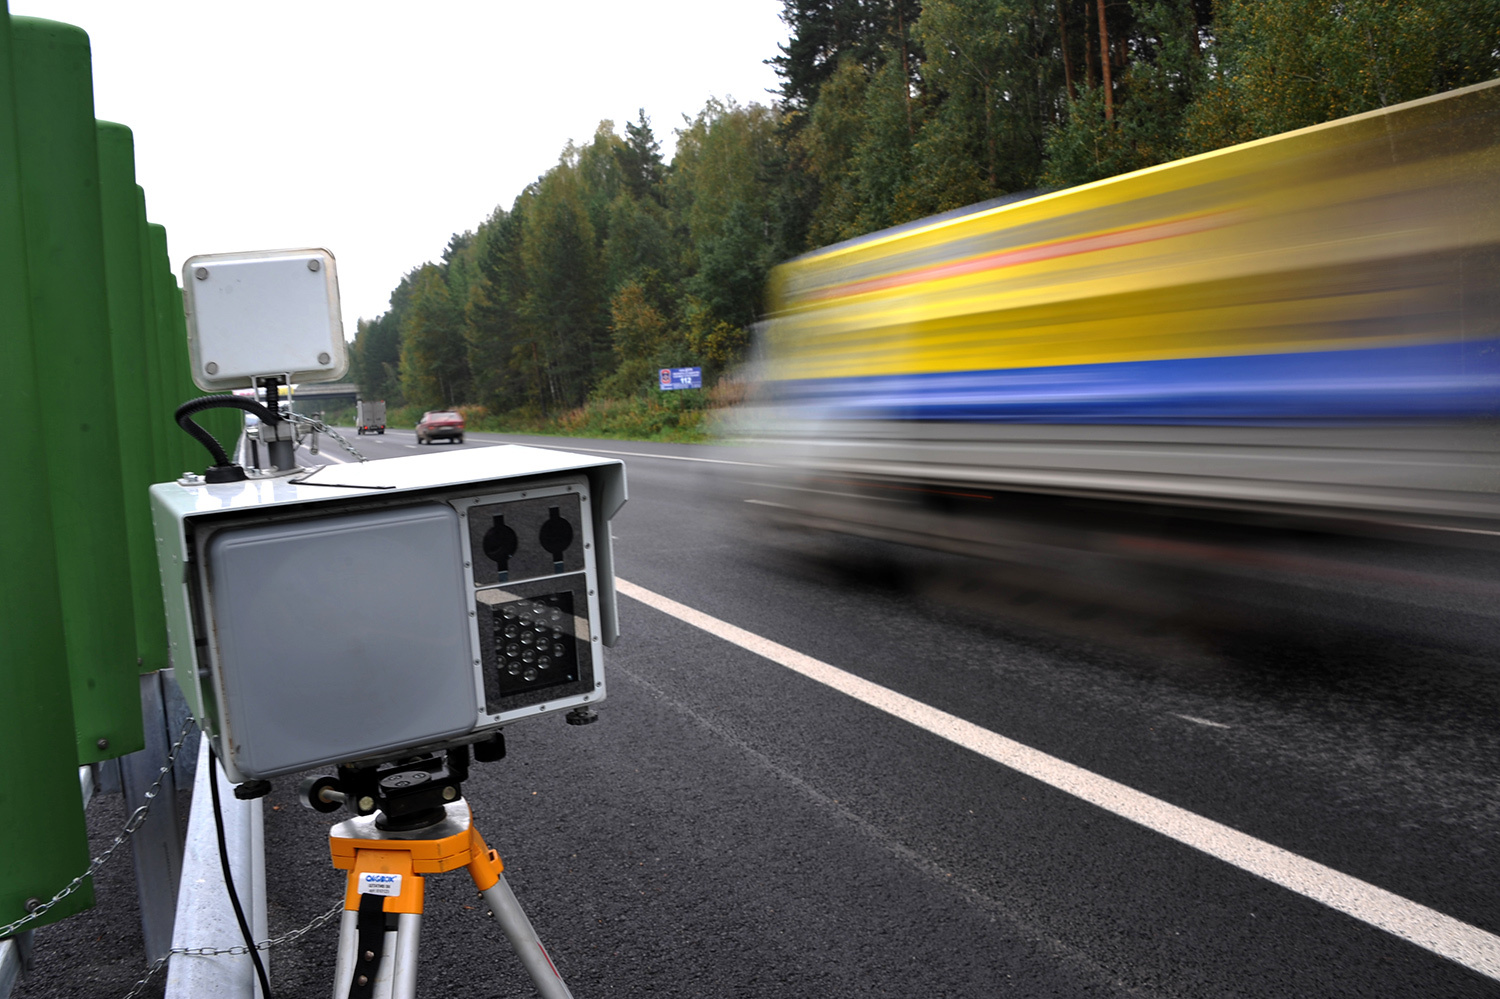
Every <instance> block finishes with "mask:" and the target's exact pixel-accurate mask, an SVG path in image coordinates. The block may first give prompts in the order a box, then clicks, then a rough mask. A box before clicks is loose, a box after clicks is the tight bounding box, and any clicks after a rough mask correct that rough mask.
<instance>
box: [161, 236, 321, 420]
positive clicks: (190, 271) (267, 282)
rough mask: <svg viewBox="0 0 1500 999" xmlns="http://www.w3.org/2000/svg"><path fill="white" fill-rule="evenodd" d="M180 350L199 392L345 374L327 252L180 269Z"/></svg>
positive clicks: (219, 258)
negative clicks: (183, 333)
mask: <svg viewBox="0 0 1500 999" xmlns="http://www.w3.org/2000/svg"><path fill="white" fill-rule="evenodd" d="M182 288H183V300H184V301H183V304H184V307H185V309H186V312H187V323H188V349H189V354H190V356H191V358H192V368H193V381H194V383H196V384H197V386H198V387H199V388H201V389H205V390H208V391H217V390H223V389H232V388H248V387H251V386H253V385H254V384H255V381H254V380H255V379H256V378H258V377H268V376H272V375H276V376H283V377H285V376H290V378H291V381H292V382H294V383H296V382H332V381H337V380H338V379H340V378H342V377H343V376H344V373H345V372H346V371H347V370H348V368H349V359H348V354H347V352H346V351H345V348H344V326H343V320H342V318H341V316H340V310H339V286H338V275H337V273H336V270H335V266H334V260H333V254H331V253H329V252H328V251H327V250H318V249H306V250H260V251H255V252H249V253H209V254H203V255H201V256H197V257H191V258H189V259H188V261H187V263H185V264H183V267H182Z"/></svg>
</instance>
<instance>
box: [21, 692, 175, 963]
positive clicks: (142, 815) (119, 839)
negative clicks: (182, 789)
mask: <svg viewBox="0 0 1500 999" xmlns="http://www.w3.org/2000/svg"><path fill="white" fill-rule="evenodd" d="M193 728H194V721H193V719H192V718H189V719H188V720H187V722H186V723H185V724H184V725H183V726H182V732H181V733H180V734H179V735H178V736H177V741H176V742H174V743H172V749H171V751H170V752H168V753H167V762H166V765H165V766H163V767H162V768H161V772H160V773H159V774H157V776H156V783H154V784H152V785H151V786H150V787H149V788H148V789H147V790H146V795H145V798H146V800H145V801H144V802H142V803H141V805H140V806H139V807H138V808H136V810H135V811H134V812H131V813H130V818H129V819H127V820H126V821H125V828H124V829H122V830H121V831H120V834H119V835H117V836H116V837H115V841H114V842H113V843H111V844H110V845H109V849H108V850H105V851H104V852H103V853H101V854H99V856H97V857H95V858H94V859H93V861H92V862H91V863H90V864H89V866H88V870H86V871H84V872H83V873H82V874H80V875H78V877H76V878H74V879H73V880H72V881H70V882H68V885H67V887H65V888H64V889H63V890H62V891H60V892H58V893H57V894H56V895H53V896H52V897H51V898H50V899H48V900H47V901H45V902H42V903H40V904H38V905H37V906H35V907H33V908H32V909H31V910H30V911H28V912H27V913H26V915H24V916H22V917H21V918H20V919H18V920H16V921H15V922H14V923H11V924H9V925H8V926H0V940H3V939H5V938H6V937H8V936H11V935H12V934H14V933H15V932H16V931H18V930H19V929H20V928H21V927H23V926H25V925H26V924H27V923H31V922H35V921H36V920H38V919H40V918H42V916H43V915H44V914H45V913H46V912H47V910H48V909H51V908H52V907H53V906H54V905H56V904H57V903H59V902H61V901H62V900H63V899H65V898H67V897H68V896H69V895H71V894H73V893H74V892H75V891H77V890H78V889H80V888H82V887H83V883H84V882H85V881H87V880H88V879H89V878H90V877H91V876H92V875H93V874H94V872H95V871H97V870H99V868H101V867H103V866H104V864H105V861H107V860H109V858H110V857H111V856H112V855H113V854H114V852H115V851H116V850H117V849H119V848H120V845H121V844H122V843H124V842H125V841H126V840H128V839H129V838H130V837H131V836H132V835H133V834H134V833H135V831H136V830H137V829H139V828H140V827H141V824H142V823H144V822H145V821H146V814H147V813H148V812H150V811H151V805H152V802H153V801H155V799H156V795H157V792H159V791H160V790H161V782H162V781H164V780H166V779H167V774H169V773H171V772H172V765H173V764H174V763H175V762H176V761H177V751H178V750H179V749H181V748H182V744H183V742H184V741H186V739H187V737H188V735H189V733H191V732H192V730H193Z"/></svg>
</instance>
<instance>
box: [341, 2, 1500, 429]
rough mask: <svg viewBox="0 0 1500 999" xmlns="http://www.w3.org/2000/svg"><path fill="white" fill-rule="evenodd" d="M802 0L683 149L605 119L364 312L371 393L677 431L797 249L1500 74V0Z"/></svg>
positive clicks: (541, 418) (408, 402)
mask: <svg viewBox="0 0 1500 999" xmlns="http://www.w3.org/2000/svg"><path fill="white" fill-rule="evenodd" d="M782 19H783V21H784V22H785V24H786V25H787V28H788V30H789V38H788V41H787V43H786V44H785V45H784V46H782V47H781V48H780V51H779V52H776V53H768V59H769V62H770V63H771V65H772V66H773V67H774V68H775V70H776V73H777V75H778V76H779V77H780V80H781V86H780V90H779V92H778V93H777V94H776V95H775V97H774V99H773V100H771V101H770V102H769V103H768V104H755V103H752V104H739V103H736V102H734V101H732V100H719V99H716V98H712V97H710V98H708V99H707V100H706V102H705V104H704V106H703V108H702V109H701V110H700V111H698V113H697V114H696V116H694V117H692V118H691V119H688V118H684V120H683V121H682V123H681V125H680V127H678V128H677V129H676V130H675V132H676V136H677V143H676V152H675V154H674V155H673V157H672V159H671V161H670V162H668V161H666V160H664V159H663V157H662V153H661V140H660V137H659V135H658V134H657V132H656V131H654V129H653V123H652V122H650V121H648V120H647V119H646V118H645V116H644V114H642V115H641V116H640V117H639V118H638V119H637V120H636V121H634V122H629V123H626V124H625V125H624V126H623V128H617V127H616V125H615V123H614V122H610V121H603V122H600V124H599V126H598V128H597V130H596V131H595V133H594V135H593V137H592V138H590V139H589V140H588V141H587V142H585V143H582V144H574V143H569V144H568V145H567V146H566V147H565V148H564V149H563V150H562V152H561V155H560V156H559V158H558V161H557V163H556V164H555V165H554V166H553V167H551V168H550V169H549V170H547V171H546V172H545V173H543V174H542V175H541V176H540V177H538V178H537V179H536V180H535V181H534V182H533V183H532V184H530V185H529V186H528V187H527V188H526V189H525V190H524V191H522V192H521V194H520V195H519V196H518V197H517V198H516V199H515V201H514V202H513V203H512V204H510V205H509V206H508V207H507V206H504V205H502V206H500V207H497V208H496V209H495V210H494V212H493V213H492V214H491V215H490V217H489V218H487V219H483V220H476V222H477V225H476V227H475V228H474V229H473V230H472V231H468V232H464V233H462V234H458V235H455V236H454V237H453V238H452V240H451V241H450V242H449V244H448V246H447V248H446V250H445V251H444V253H443V256H442V259H441V260H439V261H436V262H432V263H425V264H422V265H420V266H418V267H416V268H415V269H413V270H412V271H411V272H410V273H408V274H407V275H406V276H405V277H404V278H402V280H401V283H400V284H399V285H398V286H397V287H396V288H395V289H394V290H393V291H392V292H391V301H390V309H389V310H388V311H387V312H385V313H384V314H383V315H381V316H380V317H378V318H377V319H374V320H361V321H360V323H359V328H358V330H357V333H356V339H355V341H354V344H353V345H352V351H351V353H352V374H353V378H354V380H356V381H357V382H358V383H359V384H360V386H361V390H362V394H363V395H364V397H365V398H372V399H379V398H383V399H386V400H388V401H390V402H392V403H393V404H398V405H405V406H407V407H408V408H410V409H412V410H416V411H420V410H421V409H431V408H440V407H460V406H462V407H466V408H467V409H468V411H469V412H470V414H471V420H473V419H474V418H475V417H478V418H479V419H480V420H481V421H483V422H486V423H491V424H493V425H495V426H515V427H520V426H529V427H533V428H536V427H545V426H560V427H567V426H569V425H570V422H569V421H570V420H571V421H572V422H571V425H572V426H574V427H578V426H582V425H583V424H582V423H580V416H579V414H581V413H584V412H587V411H588V410H589V409H590V408H592V409H593V410H600V409H601V408H602V409H604V410H608V409H610V408H611V407H613V408H615V409H616V410H620V411H622V412H623V411H625V410H630V411H632V412H635V413H636V414H637V416H639V414H640V413H641V412H642V411H645V410H650V411H653V412H656V413H657V414H658V415H657V417H656V418H649V417H648V418H647V420H646V423H645V424H641V423H640V421H639V420H637V421H636V423H635V425H634V432H635V433H642V432H644V433H645V434H646V435H651V434H656V433H667V434H670V433H671V431H672V429H673V428H674V427H684V428H685V427H688V426H689V425H690V424H691V422H692V421H690V420H686V421H685V420H682V419H681V417H682V410H683V409H684V408H688V409H693V408H698V407H701V406H702V405H704V404H705V400H704V399H702V398H696V397H701V396H705V395H707V396H710V397H712V396H713V392H712V390H711V389H710V388H705V390H704V392H701V393H700V392H693V391H689V392H677V393H660V395H661V396H666V395H671V396H674V397H678V396H681V397H687V396H692V397H695V398H694V399H687V398H674V399H671V400H664V399H659V398H658V397H657V396H658V393H657V390H656V388H655V386H656V371H657V369H658V368H662V367H680V366H689V365H701V366H702V367H703V369H704V384H705V386H706V387H708V386H712V385H713V384H714V383H716V382H718V381H719V380H720V379H721V378H722V376H723V375H724V374H726V373H728V372H732V371H733V370H734V367H735V365H736V364H737V363H738V362H739V361H740V360H742V359H743V357H744V356H745V351H746V349H747V347H748V345H749V342H750V327H751V325H752V324H753V323H754V322H755V320H756V319H757V317H758V313H759V310H760V308H761V302H762V298H761V295H762V286H763V284H764V282H765V278H766V275H767V272H768V271H769V269H770V268H771V267H772V266H773V265H775V264H776V263H778V262H779V261H782V260H785V259H787V258H789V257H792V256H795V255H797V254H798V253H802V252H804V251H806V250H809V249H813V248H816V247H819V246H823V245H826V244H828V243H832V242H837V241H839V240H842V239H847V238H850V237H854V236H858V235H862V234H864V233H867V232H871V231H874V230H877V229H882V228H885V227H887V226H891V225H895V224H898V223H901V222H905V221H909V220H911V219H916V218H921V217H923V216H926V215H930V214H933V213H936V212H941V211H945V210H947V209H951V208H957V207H960V206H963V205H969V204H973V203H976V202H980V201H984V200H987V199H989V198H994V197H997V196H1000V195H1004V194H1009V193H1013V192H1016V191H1027V190H1036V189H1043V190H1053V189H1058V188H1062V187H1067V186H1071V185H1074V184H1080V183H1085V182H1087V181H1091V180H1097V179H1100V178H1104V177H1109V176H1113V175H1115V174H1119V173H1123V172H1126V171H1130V170H1135V169H1139V168H1141V167H1146V166H1150V165H1153V164H1156V163H1162V162H1165V161H1168V160H1172V159H1177V158H1180V157H1182V156H1187V155H1191V154H1193V153H1199V152H1205V151H1208V150H1211V149H1216V148H1219V147H1222V146H1225V145H1230V144H1233V143H1237V142H1243V141H1247V140H1250V139H1255V138H1259V137H1262V136H1266V135H1273V134H1275V133H1278V132H1283V131H1287V130H1289V129H1293V128H1300V127H1303V126H1306V125H1313V124H1317V123H1319V122H1323V121H1328V120H1330V119H1333V118H1338V117H1343V116H1345V115H1350V114H1356V113H1359V112H1362V111H1368V110H1373V109H1376V108H1380V107H1384V106H1387V105H1391V104H1397V103H1400V102H1402V101H1407V100H1412V99H1414V98H1418V97H1424V96H1427V95H1429V94H1435V93H1440V92H1442V91H1445V90H1451V89H1453V88H1455V87H1461V86H1467V85H1469V84H1472V83H1478V82H1481V81H1484V80H1488V79H1492V78H1494V77H1496V76H1500V0H1343V2H1331V0H926V2H922V0H784V2H783V11H782ZM730 396H732V392H728V391H722V390H721V392H720V393H719V397H720V399H726V398H729V397H730ZM632 406H633V407H634V408H633V409H632ZM653 419H654V422H653ZM497 421H498V422H497ZM588 426H589V427H590V428H591V429H594V430H597V431H599V432H601V433H606V432H609V430H610V427H609V426H608V421H607V420H606V421H605V422H604V423H603V424H600V423H599V422H598V421H597V420H596V421H594V422H593V423H590V424H588Z"/></svg>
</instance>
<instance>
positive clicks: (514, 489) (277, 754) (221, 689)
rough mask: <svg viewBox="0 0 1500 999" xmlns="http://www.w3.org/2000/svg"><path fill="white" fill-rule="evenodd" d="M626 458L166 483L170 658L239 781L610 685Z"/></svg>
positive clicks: (385, 753) (409, 746) (379, 752)
mask: <svg viewBox="0 0 1500 999" xmlns="http://www.w3.org/2000/svg"><path fill="white" fill-rule="evenodd" d="M625 498H626V491H625V474H624V465H623V464H622V463H621V462H619V461H617V460H613V459H603V458H591V457H586V456H582V455H577V454H569V453H566V452H561V451H552V450H548V449H543V448H532V447H519V446H513V445H507V446H502V447H492V448H482V449H466V450H463V451H453V452H447V453H444V454H440V455H421V456H410V457H402V458H390V459H384V460H379V461H370V462H366V463H364V464H358V465H356V464H345V465H327V466H323V467H321V468H319V469H317V470H315V471H313V472H311V473H308V474H305V475H299V476H295V477H292V478H286V477H280V478H265V479H253V478H252V479H250V480H248V481H246V482H235V483H223V484H217V485H208V484H190V485H184V484H180V483H163V484H160V485H155V486H152V487H151V507H152V515H153V519H154V523H155V526H156V536H157V549H158V562H159V565H160V568H161V578H162V592H163V595H164V597H165V600H166V609H167V628H168V638H169V641H170V647H171V655H172V662H173V666H174V668H175V671H176V676H177V679H178V682H179V684H180V686H181V687H182V689H183V692H184V694H185V695H186V697H187V699H188V702H189V705H190V707H191V708H192V711H193V713H194V715H195V717H196V718H197V719H198V721H199V724H200V725H201V726H202V728H203V730H204V732H205V733H207V734H208V735H209V736H210V738H211V739H212V740H213V745H214V748H215V750H216V751H217V752H218V754H219V757H220V759H221V760H222V761H223V763H224V766H225V770H226V772H227V774H228V775H229V778H230V779H231V780H234V781H243V780H249V779H252V778H267V777H274V776H278V775H282V774H288V773H295V772H297V771H300V770H307V769H311V768H313V767H319V766H325V765H328V764H337V763H346V762H358V761H375V760H380V759H386V758H392V757H395V756H400V755H407V754H410V753H412V752H417V751H428V750H434V749H440V748H444V747H447V746H451V745H457V744H461V743H464V742H472V741H476V740H478V739H482V738H485V737H486V736H487V735H489V734H491V733H492V732H493V731H494V730H496V729H498V728H500V727H501V726H503V725H506V724H509V723H511V722H513V721H516V720H518V719H520V718H525V717H531V716H542V715H547V714H552V713H555V712H557V711H559V710H565V709H568V708H572V707H575V706H581V705H585V704H589V705H592V704H597V703H598V702H599V701H600V700H602V699H603V698H604V695H605V682H604V653H603V648H604V647H606V646H610V645H613V644H614V642H615V640H616V638H617V637H618V635H619V624H618V617H617V610H616V603H615V589H614V566H613V555H612V548H611V545H610V534H609V521H610V519H611V518H612V517H613V516H614V515H615V513H616V512H618V510H619V509H620V507H621V506H622V505H623V504H624V502H625Z"/></svg>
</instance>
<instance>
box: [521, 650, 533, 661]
mask: <svg viewBox="0 0 1500 999" xmlns="http://www.w3.org/2000/svg"><path fill="white" fill-rule="evenodd" d="M521 661H522V662H527V663H534V662H536V649H527V650H526V651H525V652H522V653H521Z"/></svg>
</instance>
